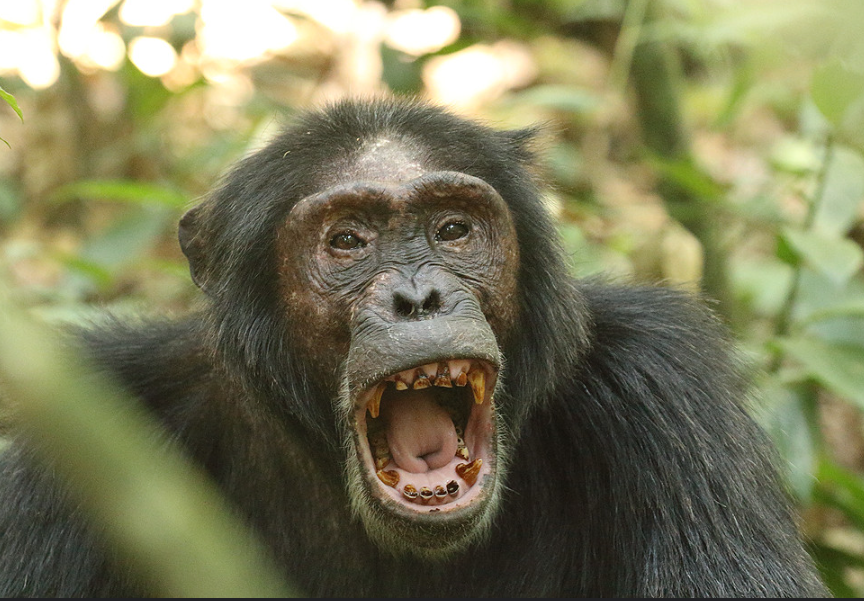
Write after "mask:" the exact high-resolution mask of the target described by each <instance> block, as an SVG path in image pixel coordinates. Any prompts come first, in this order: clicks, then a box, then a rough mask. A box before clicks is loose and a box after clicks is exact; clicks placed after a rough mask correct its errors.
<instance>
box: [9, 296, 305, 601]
mask: <svg viewBox="0 0 864 601" xmlns="http://www.w3.org/2000/svg"><path fill="white" fill-rule="evenodd" d="M0 388H2V390H3V395H4V397H6V400H7V401H8V402H9V404H10V405H11V408H12V410H13V416H14V418H15V420H16V421H17V423H18V424H19V425H20V427H21V428H22V430H23V432H24V434H25V435H26V438H27V439H28V440H31V441H34V444H35V445H36V450H37V451H39V452H40V453H41V455H42V457H43V459H44V460H45V461H46V463H47V464H48V465H50V466H51V468H52V469H53V470H54V471H56V472H57V474H58V475H59V476H60V479H61V480H63V481H65V482H68V483H69V485H70V487H71V490H72V492H73V493H74V494H75V496H76V498H77V499H78V500H79V501H80V503H81V506H82V508H83V509H84V510H85V511H86V512H87V513H88V514H89V516H90V518H91V519H92V520H93V522H94V523H96V524H98V525H99V527H100V529H101V530H103V531H104V533H105V535H106V537H107V538H108V540H109V541H110V542H111V543H112V544H113V545H114V546H115V548H116V549H117V550H118V551H119V552H120V553H121V554H122V555H123V556H124V557H125V558H126V559H127V560H128V562H129V564H130V565H132V566H133V567H134V568H135V569H137V571H138V573H139V575H141V576H142V577H143V578H144V580H145V581H146V582H153V583H155V585H156V586H158V587H159V588H158V589H157V590H156V591H154V592H156V593H159V594H162V595H167V596H177V597H181V596H182V597H215V596H218V597H225V596H227V597H264V596H280V597H281V596H286V595H288V594H290V593H291V590H290V589H289V588H287V587H286V586H285V585H284V583H283V581H282V578H281V576H280V575H279V573H278V571H277V569H276V568H275V566H273V565H272V564H271V562H270V561H269V557H268V556H267V553H266V551H265V550H264V549H263V548H262V547H261V545H260V544H259V543H258V541H257V540H256V539H255V538H254V537H253V536H252V534H251V533H250V532H249V530H248V529H247V528H246V527H245V525H244V524H243V523H241V521H240V520H239V519H238V518H237V517H236V516H234V515H233V514H232V513H231V511H230V509H229V508H228V507H227V505H226V504H225V503H224V501H223V500H222V497H221V495H220V493H219V491H218V490H217V489H216V487H215V486H214V485H213V484H212V483H211V482H210V481H209V480H207V479H206V478H205V476H204V474H203V473H201V472H200V471H199V470H197V469H195V468H194V467H192V466H191V464H189V463H188V462H187V461H186V460H185V459H184V458H183V457H182V456H181V454H180V453H179V452H178V451H177V450H176V449H175V448H173V446H172V445H171V444H169V443H168V442H166V440H165V436H164V433H163V432H162V431H161V429H160V428H159V426H158V425H157V424H156V423H155V422H154V420H153V419H152V418H151V417H150V416H149V415H148V414H146V413H145V411H144V409H143V407H142V406H141V404H140V402H138V401H137V400H135V399H133V398H131V397H130V396H129V395H128V394H127V393H125V392H124V391H122V390H121V389H120V388H119V387H117V386H114V385H113V384H112V383H110V382H108V381H106V380H105V378H104V377H102V376H100V375H99V374H98V373H97V372H96V371H95V370H94V369H93V368H92V367H90V366H88V365H86V364H85V363H84V361H82V360H81V357H80V354H79V353H75V352H73V351H72V350H70V349H69V348H68V347H67V346H64V345H63V344H62V343H61V341H60V339H59V337H58V336H57V335H56V334H55V333H54V332H52V331H51V330H50V329H49V328H47V327H46V326H44V325H42V324H40V323H38V322H35V321H33V320H32V319H30V318H29V317H28V316H27V315H26V314H25V313H24V312H23V311H21V310H20V309H17V308H15V307H14V306H13V305H12V303H11V302H9V300H8V295H6V294H5V291H4V290H3V289H2V288H0ZM43 552H44V553H46V554H50V550H49V549H44V550H43Z"/></svg>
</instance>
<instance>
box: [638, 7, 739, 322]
mask: <svg viewBox="0 0 864 601" xmlns="http://www.w3.org/2000/svg"><path fill="white" fill-rule="evenodd" d="M661 4H662V3H661ZM660 10H661V9H660V8H658V3H657V2H650V3H648V5H647V7H646V10H645V22H644V25H643V27H642V29H641V31H642V36H641V39H640V40H639V43H638V45H637V46H636V48H635V50H634V52H633V61H632V65H631V81H632V83H633V88H634V91H635V94H636V103H637V113H638V118H639V124H640V125H641V129H642V136H643V141H644V143H645V146H646V147H647V148H648V150H649V151H650V152H652V153H654V154H656V155H657V156H658V157H660V158H662V159H664V160H668V161H673V162H679V161H690V160H691V153H690V140H689V136H688V133H687V131H686V129H685V127H684V119H683V116H682V114H681V108H680V103H679V98H680V88H681V79H682V75H681V67H680V65H679V63H678V59H677V56H676V55H675V51H674V49H673V48H670V47H669V45H668V44H665V43H663V42H662V41H660V40H659V39H657V37H656V35H655V34H656V31H652V27H651V26H652V25H655V24H656V23H657V21H658V20H659V16H660ZM622 35H623V34H622ZM657 190H658V192H659V193H660V195H661V196H662V197H663V199H664V201H665V204H666V206H667V208H668V210H669V213H670V214H671V215H672V217H673V218H675V219H676V220H678V222H679V223H681V225H683V226H684V227H685V228H687V230H688V231H690V233H692V234H693V235H694V236H695V237H696V239H698V240H699V242H700V244H701V246H702V253H703V258H704V268H703V273H702V289H703V290H704V292H705V293H706V294H707V295H708V296H709V297H711V298H713V299H715V300H717V301H718V302H719V307H718V309H719V311H720V313H721V314H722V315H723V316H724V317H725V318H726V319H727V321H729V322H730V323H731V324H733V325H734V324H736V323H737V319H736V315H735V313H736V312H735V302H734V297H733V294H732V290H731V287H730V285H729V276H728V273H727V269H728V265H727V252H726V249H725V247H724V246H723V244H722V242H721V235H720V232H719V231H718V228H717V225H716V221H717V220H716V215H715V214H714V211H712V210H711V206H710V204H709V203H707V202H705V201H704V199H700V198H698V197H696V196H695V195H694V194H693V193H692V192H690V191H689V190H687V189H685V188H684V187H682V186H681V185H680V184H678V183H677V182H674V181H672V180H671V179H669V178H668V177H664V178H662V179H661V180H660V182H659V183H658V185H657Z"/></svg>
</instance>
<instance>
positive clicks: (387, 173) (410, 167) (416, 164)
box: [331, 137, 427, 184]
mask: <svg viewBox="0 0 864 601" xmlns="http://www.w3.org/2000/svg"><path fill="white" fill-rule="evenodd" d="M422 158H423V157H422V153H421V152H420V151H419V149H417V148H416V147H413V146H412V145H411V144H409V143H407V142H405V141H399V140H393V139H390V138H387V137H379V138H375V139H373V140H369V141H367V142H366V143H365V144H364V145H363V146H362V147H361V148H360V150H358V151H357V152H356V153H354V154H353V155H352V156H350V157H348V159H347V161H346V162H345V163H344V164H343V168H342V169H337V170H336V171H341V173H334V181H332V182H331V183H333V184H335V183H337V181H338V182H351V181H364V182H377V183H387V184H399V183H403V182H407V181H409V180H412V179H415V178H417V177H420V176H421V175H423V174H424V173H426V172H427V169H426V167H425V166H424V165H423V160H422Z"/></svg>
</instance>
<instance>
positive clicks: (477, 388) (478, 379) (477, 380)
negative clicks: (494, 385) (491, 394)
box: [468, 369, 486, 405]
mask: <svg viewBox="0 0 864 601" xmlns="http://www.w3.org/2000/svg"><path fill="white" fill-rule="evenodd" d="M468 381H469V382H471V390H472V391H473V392H474V402H475V403H477V404H478V405H482V404H483V397H485V396H486V372H485V371H483V370H482V369H475V370H473V371H469V372H468Z"/></svg>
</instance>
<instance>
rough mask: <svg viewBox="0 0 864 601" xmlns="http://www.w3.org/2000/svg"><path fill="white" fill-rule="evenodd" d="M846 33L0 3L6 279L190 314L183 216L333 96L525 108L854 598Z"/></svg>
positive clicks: (570, 212)
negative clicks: (685, 314) (667, 292)
mask: <svg viewBox="0 0 864 601" xmlns="http://www.w3.org/2000/svg"><path fill="white" fill-rule="evenodd" d="M861 31H864V2H860V0H818V1H817V0H449V1H444V2H423V1H420V0H395V1H390V2H375V1H362V0H244V1H243V2H232V1H230V0H15V1H11V0H2V1H0V86H2V91H0V97H2V98H3V99H4V100H6V101H7V102H6V103H2V102H0V137H2V139H3V141H5V142H6V143H7V145H8V148H6V147H4V146H0V290H3V291H4V298H5V297H8V298H9V299H11V300H12V301H14V303H15V304H16V305H17V306H19V307H24V308H26V312H27V314H29V316H30V317H31V318H35V320H36V321H37V322H39V323H45V322H47V323H49V324H51V325H52V326H53V325H55V324H63V323H70V322H72V323H79V322H85V321H86V320H88V319H90V318H91V317H92V316H93V315H94V313H99V312H102V311H104V310H105V308H106V307H107V308H110V309H111V310H112V311H114V312H117V313H120V314H133V315H136V314H137V315H140V314H174V313H177V314H179V313H182V312H184V311H185V310H188V309H189V308H190V307H192V306H194V303H195V302H196V301H195V299H196V297H197V295H198V292H197V290H196V289H195V287H194V285H193V284H192V282H191V280H190V278H189V274H188V269H187V267H186V262H185V260H184V258H183V256H182V254H181V253H180V250H179V247H178V244H177V242H176V226H177V221H178V219H179V217H180V215H182V213H183V211H184V210H185V209H186V208H188V207H189V206H191V205H192V204H193V203H194V202H195V201H196V200H198V199H200V198H201V197H202V196H203V195H205V194H206V193H207V191H208V190H209V189H211V188H212V187H213V186H214V185H215V184H216V183H217V182H218V181H219V177H220V175H221V174H223V173H224V171H225V169H226V168H227V167H228V166H229V165H230V164H231V163H232V162H233V161H235V160H236V159H237V158H238V157H240V156H242V155H244V154H245V153H248V152H249V151H251V150H254V149H255V148H258V147H260V146H261V145H262V143H263V142H264V141H265V140H267V139H268V137H269V136H271V135H272V134H273V133H275V132H276V131H278V129H279V127H280V125H281V124H283V123H285V122H287V121H289V120H290V118H291V116H292V115H293V114H294V113H296V112H297V111H299V110H302V109H304V108H308V107H313V106H318V105H320V104H322V103H325V102H327V101H329V100H333V99H337V98H341V97H344V96H346V95H353V96H367V95H373V94H381V93H397V94H409V95H419V96H421V97H424V98H428V99H430V100H432V101H434V102H436V103H442V104H445V105H448V106H450V107H452V108H453V109H454V110H455V111H457V112H459V113H461V114H464V115H466V116H470V117H473V118H479V119H482V120H484V121H486V122H487V123H489V124H491V125H493V126H496V127H507V128H517V127H523V126H528V125H533V124H537V123H540V124H543V125H544V127H543V129H542V133H541V136H540V147H541V153H540V155H541V163H540V167H539V170H540V175H541V176H542V177H543V178H544V179H545V180H546V181H548V182H549V186H548V187H547V188H546V189H545V191H544V193H545V197H546V200H547V202H548V205H549V208H550V210H551V211H553V212H554V213H555V214H556V215H557V216H558V218H559V222H560V230H561V234H562V236H563V239H564V242H565V245H566V250H567V252H568V255H569V256H570V257H571V259H572V265H573V270H574V273H575V274H577V275H579V276H586V275H593V274H597V273H603V274H606V276H607V277H609V278H612V279H614V280H619V281H621V280H625V281H640V282H652V283H654V282H662V283H666V284H668V285H673V286H680V287H685V288H688V289H690V290H692V291H694V293H696V292H699V293H701V294H703V295H704V296H705V297H706V299H709V302H710V303H711V304H712V306H713V307H714V309H715V311H716V312H717V313H718V314H719V315H720V316H721V317H722V318H723V319H724V320H725V321H726V322H727V323H728V324H729V326H730V328H731V329H732V330H733V332H734V335H735V336H736V338H737V339H738V341H739V343H740V348H741V350H742V355H743V357H744V359H745V361H746V364H747V365H748V366H749V367H750V368H751V369H752V371H753V374H754V379H755V380H756V390H755V392H754V395H753V407H752V409H753V413H754V415H756V417H757V419H759V421H760V422H761V423H762V424H763V425H764V426H765V428H766V429H767V430H768V431H769V433H770V434H771V436H772V437H773V439H774V441H775V442H776V444H777V446H778V448H779V450H780V454H781V463H782V467H783V469H784V470H785V473H786V477H787V481H788V483H789V490H790V494H792V495H793V497H794V498H795V500H796V502H797V504H798V505H799V507H800V509H801V515H802V522H801V527H802V530H803V531H804V532H805V534H806V536H807V537H808V540H809V541H810V546H811V550H812V552H813V554H814V556H815V557H816V559H817V561H818V563H819V564H820V568H821V569H822V570H823V573H824V575H825V578H826V581H827V582H828V583H829V585H830V586H831V588H832V590H833V592H834V593H835V594H836V595H838V596H853V597H860V596H862V595H864V477H862V475H864V429H862V428H864V422H862V413H861V411H862V409H864V278H862V265H864V250H862V248H864V211H862V206H864V203H862V200H864V154H862V153H864V38H862V37H861V35H860V32H861ZM22 117H23V120H22ZM7 300H8V299H7ZM4 302H5V301H4ZM6 332H7V334H8V330H7V331H6ZM2 335H3V331H2V329H0V336H2ZM10 340H11V339H10V338H9V337H8V336H7V342H9V341H10ZM15 342H16V343H21V340H20V339H19V340H17V341H15ZM9 346H10V345H9V344H7V345H6V347H9ZM25 346H26V345H23V344H19V347H18V348H17V349H16V351H14V352H17V353H23V356H24V357H25V358H28V359H33V360H34V361H35V359H36V358H39V352H40V351H39V350H38V349H36V350H31V351H28V350H26V349H24V347H25ZM22 349H23V350H22ZM4 352H6V353H7V356H6V359H8V358H9V357H8V354H9V351H8V350H7V351H4V345H3V344H0V379H2V378H3V375H4V367H3V361H4V355H3V353H4ZM28 353H32V354H29V355H28ZM35 364H38V362H37V363H34V365H35ZM8 365H9V364H8V361H7V365H6V368H5V369H6V370H7V371H6V372H5V374H6V378H7V379H10V380H11V376H10V373H9V371H8V370H9V367H8ZM9 396H11V395H9V394H7V395H6V397H9ZM4 398H5V397H4V393H3V389H2V387H0V423H7V424H8V422H10V421H11V420H12V417H13V415H14V414H15V411H16V409H15V408H14V406H13V405H12V403H10V402H8V401H9V398H6V402H5V405H4V404H3V399H4ZM24 413H26V411H25V412H24ZM44 415H45V413H43V414H42V416H41V417H40V415H39V414H38V412H37V414H36V415H35V417H33V418H32V419H33V420H35V421H36V422H39V421H40V420H41V422H42V423H44V422H45V418H44ZM4 416H5V417H4ZM88 427H89V426H88ZM51 435H52V436H53V435H54V434H51ZM58 436H59V435H58ZM180 486H181V488H182V484H181V485H180ZM95 488H96V487H94V489H95ZM181 492H182V491H181ZM202 527H206V526H202ZM199 551H200V552H202V553H205V554H206V553H207V552H208V549H207V548H201V549H199ZM178 561H179V560H178ZM154 569H165V570H169V571H170V569H171V567H170V566H168V567H167V568H166V567H164V566H163V567H162V568H160V567H156V568H154ZM178 578H180V579H181V580H182V579H183V578H186V579H187V580H188V579H189V578H190V576H189V574H186V575H183V574H181V575H179V576H178ZM191 578H193V579H194V578H195V575H194V574H192V576H191ZM194 585H195V583H194V582H192V585H191V586H192V588H190V589H184V588H182V587H181V588H174V589H172V588H171V587H170V586H169V587H168V588H167V589H166V590H168V591H169V592H170V591H178V590H180V591H187V590H191V591H196V590H201V589H196V588H194Z"/></svg>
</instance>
